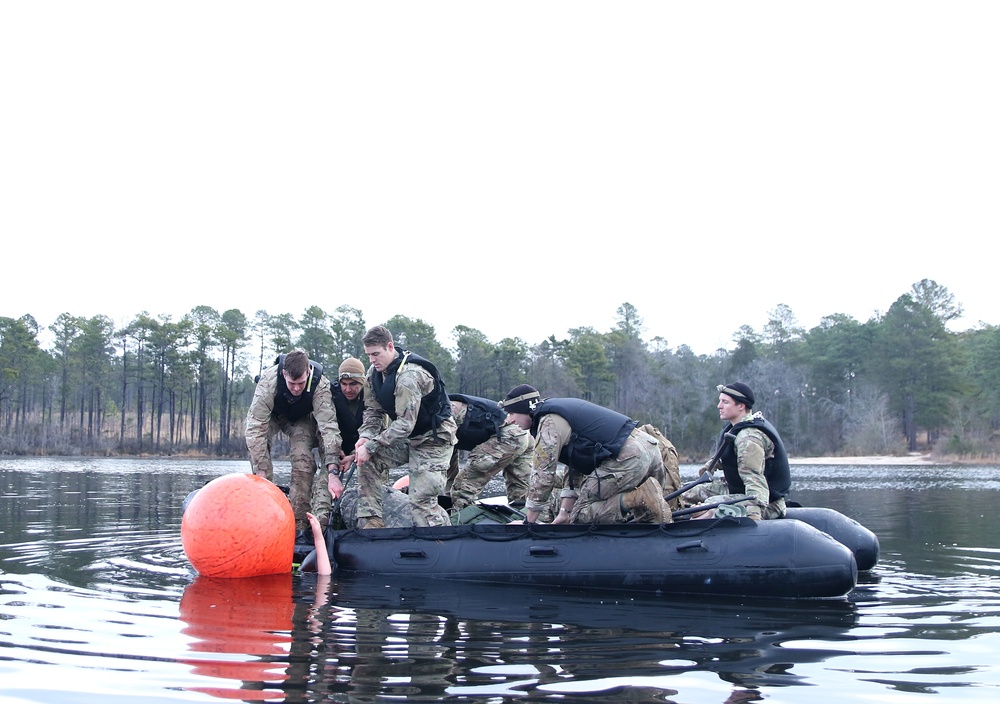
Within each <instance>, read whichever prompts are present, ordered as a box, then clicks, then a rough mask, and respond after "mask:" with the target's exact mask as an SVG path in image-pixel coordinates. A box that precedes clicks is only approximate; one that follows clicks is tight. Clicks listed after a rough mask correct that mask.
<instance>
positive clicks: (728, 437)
mask: <svg viewBox="0 0 1000 704" xmlns="http://www.w3.org/2000/svg"><path fill="white" fill-rule="evenodd" d="M735 439H736V436H735V435H733V434H732V433H726V434H725V435H723V436H722V442H721V443H720V444H719V449H718V450H717V451H716V452H715V457H713V458H712V459H711V460H709V462H708V465H707V466H708V471H707V472H703V473H702V474H699V475H698V478H697V479H695V480H694V481H693V482H691V483H690V484H685V485H684V486H682V487H681V488H680V489H676V490H675V491H672V492H670V493H669V494H667V495H666V496H664V497H663V500H664V501H670V499H675V498H677V497H678V496H680V495H681V494H683V493H685V492H687V491H691V489H694V488H695V487H696V486H698V485H699V484H707V483H708V482H710V481H712V471H713V469H714V467H715V463H716V462H718V461H719V458H720V457H722V452H723V451H724V450H725V449H726V446H727V445H729V443H731V442H732V441H733V440H735Z"/></svg>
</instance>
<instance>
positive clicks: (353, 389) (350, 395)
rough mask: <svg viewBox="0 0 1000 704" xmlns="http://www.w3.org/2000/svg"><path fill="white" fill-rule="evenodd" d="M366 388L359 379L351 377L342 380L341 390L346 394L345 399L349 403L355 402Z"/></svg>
mask: <svg viewBox="0 0 1000 704" xmlns="http://www.w3.org/2000/svg"><path fill="white" fill-rule="evenodd" d="M362 388H364V386H363V385H362V384H361V382H360V381H358V380H357V379H352V378H350V377H348V378H346V379H341V380H340V390H341V392H342V393H343V394H344V398H346V399H347V400H348V401H353V400H354V399H356V398H357V397H358V394H360V393H361V389H362Z"/></svg>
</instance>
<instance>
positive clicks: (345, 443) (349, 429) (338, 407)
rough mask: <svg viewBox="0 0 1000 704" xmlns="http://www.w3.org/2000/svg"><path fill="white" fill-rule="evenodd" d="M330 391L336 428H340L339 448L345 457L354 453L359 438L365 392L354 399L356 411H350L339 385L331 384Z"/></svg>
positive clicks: (362, 420) (349, 403)
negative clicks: (335, 415)
mask: <svg viewBox="0 0 1000 704" xmlns="http://www.w3.org/2000/svg"><path fill="white" fill-rule="evenodd" d="M330 389H331V391H332V392H333V409H334V410H335V411H336V412H337V426H338V427H339V428H340V439H341V443H340V447H341V449H343V451H344V454H345V455H349V454H351V453H352V452H354V445H355V444H356V443H357V442H358V438H360V437H361V434H360V430H361V424H362V423H363V422H364V412H365V392H364V391H362V392H361V393H359V394H358V397H357V398H356V399H355V403H356V404H357V410H356V411H352V410H351V402H350V401H348V400H347V397H346V396H344V392H343V391H341V389H340V384H339V383H338V384H334V383H332V382H331V384H330Z"/></svg>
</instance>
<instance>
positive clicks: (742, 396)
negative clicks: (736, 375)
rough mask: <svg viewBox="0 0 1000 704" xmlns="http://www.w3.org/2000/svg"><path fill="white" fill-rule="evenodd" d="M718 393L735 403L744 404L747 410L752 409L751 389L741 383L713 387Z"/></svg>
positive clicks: (735, 382)
mask: <svg viewBox="0 0 1000 704" xmlns="http://www.w3.org/2000/svg"><path fill="white" fill-rule="evenodd" d="M715 388H716V389H717V390H718V391H719V393H722V394H725V395H726V396H728V397H729V398H731V399H733V400H734V401H736V403H742V404H745V405H746V407H747V408H753V389H751V388H750V387H749V386H747V385H746V384H744V383H743V382H742V381H734V382H733V383H731V384H720V385H719V386H716V387H715Z"/></svg>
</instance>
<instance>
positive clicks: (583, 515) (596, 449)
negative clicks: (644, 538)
mask: <svg viewBox="0 0 1000 704" xmlns="http://www.w3.org/2000/svg"><path fill="white" fill-rule="evenodd" d="M503 407H504V410H506V411H507V412H508V414H509V415H510V416H511V418H512V419H513V420H514V422H515V423H517V424H518V425H519V426H520V427H522V428H524V429H526V430H527V429H529V428H530V429H531V434H532V435H533V436H534V437H535V446H534V454H533V467H532V471H531V479H530V481H529V486H528V497H527V501H526V503H525V513H526V522H528V523H534V522H536V521H537V520H538V517H539V515H540V514H541V513H542V512H543V511H544V510H545V509H546V507H547V504H548V502H549V500H550V498H551V495H552V492H553V490H554V488H555V487H556V486H558V468H559V463H560V462H562V463H564V464H566V465H567V466H568V467H569V472H568V475H567V477H566V481H565V484H566V486H564V487H563V489H562V492H561V495H560V496H561V505H560V507H559V513H558V515H557V516H556V517H555V518H554V519H553V521H552V522H553V523H625V522H628V521H635V522H639V523H669V522H670V521H671V516H670V510H669V508H668V507H667V504H666V502H665V501H664V500H663V482H664V479H665V474H664V467H663V458H662V456H661V454H660V450H659V447H658V444H657V441H656V439H655V438H653V437H652V436H650V435H649V434H647V433H645V432H643V431H642V430H640V429H639V428H638V427H637V425H638V424H637V423H636V422H635V421H633V420H632V419H630V418H628V417H627V416H623V415H622V414H620V413H617V412H615V411H612V410H610V409H607V408H602V407H601V406H597V405H595V404H593V403H589V402H588V401H582V400H580V399H574V398H550V399H546V400H544V401H541V400H540V396H539V394H538V391H537V390H535V389H534V388H533V387H531V386H529V385H527V384H522V385H520V386H517V387H515V388H514V389H512V390H511V391H510V393H508V394H507V398H506V399H504V401H503Z"/></svg>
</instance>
